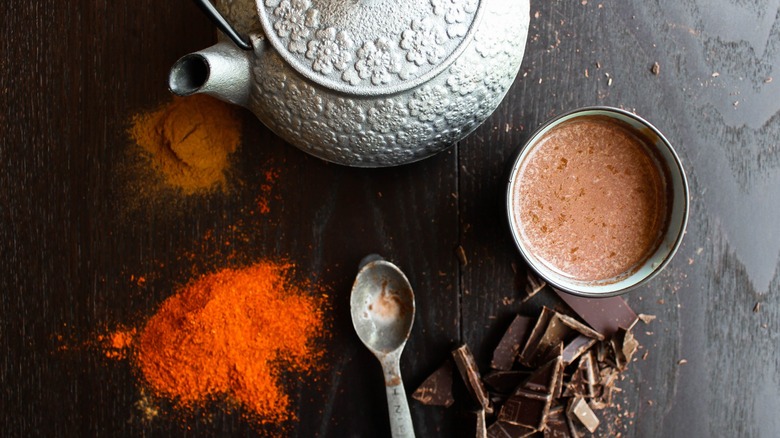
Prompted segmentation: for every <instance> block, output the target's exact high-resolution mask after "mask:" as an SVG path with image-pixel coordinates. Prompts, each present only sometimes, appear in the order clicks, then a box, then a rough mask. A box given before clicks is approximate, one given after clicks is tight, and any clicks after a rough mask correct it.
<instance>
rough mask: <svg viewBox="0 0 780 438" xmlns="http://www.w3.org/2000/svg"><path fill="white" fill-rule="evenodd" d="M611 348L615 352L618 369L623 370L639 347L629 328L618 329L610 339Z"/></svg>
mask: <svg viewBox="0 0 780 438" xmlns="http://www.w3.org/2000/svg"><path fill="white" fill-rule="evenodd" d="M611 345H612V350H613V352H614V353H615V364H617V367H618V369H620V370H624V369H625V368H626V366H628V363H629V362H631V358H632V357H634V353H636V350H637V349H638V348H639V342H637V340H636V339H634V335H632V334H631V330H625V329H622V328H621V329H618V331H617V333H615V336H614V337H613V338H612V341H611Z"/></svg>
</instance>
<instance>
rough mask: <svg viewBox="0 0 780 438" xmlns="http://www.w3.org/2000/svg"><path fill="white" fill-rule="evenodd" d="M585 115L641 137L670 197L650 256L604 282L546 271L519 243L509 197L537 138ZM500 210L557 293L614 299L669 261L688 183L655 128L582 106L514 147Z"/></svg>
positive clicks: (680, 230) (683, 218) (683, 221)
mask: <svg viewBox="0 0 780 438" xmlns="http://www.w3.org/2000/svg"><path fill="white" fill-rule="evenodd" d="M585 116H599V117H600V118H608V119H614V120H615V121H616V122H619V123H621V124H622V126H624V127H625V128H627V129H629V130H634V131H635V133H636V134H637V135H638V136H639V137H640V138H643V139H645V144H646V146H647V147H648V148H650V149H652V152H653V153H654V155H655V157H656V158H657V160H658V161H659V164H660V166H661V167H662V171H663V172H664V174H665V176H666V184H667V189H668V190H667V192H668V193H669V194H670V195H669V196H670V199H668V200H667V202H668V204H669V216H668V222H667V227H666V230H665V231H664V233H663V235H662V239H661V242H660V244H659V245H658V247H657V249H656V250H655V252H654V253H652V254H651V255H650V256H649V257H648V258H647V259H646V260H645V261H644V262H643V263H642V264H641V265H639V266H638V267H635V268H634V269H632V270H631V271H630V272H626V273H625V274H624V275H620V276H617V277H615V278H611V279H607V280H598V281H593V280H588V281H584V280H578V279H576V278H571V277H569V276H566V275H563V274H562V273H561V272H559V271H557V270H554V269H552V268H551V267H550V266H548V265H547V264H546V263H545V262H544V261H543V260H542V259H541V258H539V257H538V256H537V254H534V252H533V251H532V250H531V248H530V247H529V245H528V244H527V243H526V242H525V241H524V240H523V238H522V235H521V230H520V224H518V223H517V221H518V218H517V216H516V215H515V214H514V211H515V208H516V207H515V200H514V195H513V194H514V193H515V190H516V185H517V184H518V183H519V180H518V176H519V173H520V170H521V165H522V164H523V161H524V160H525V159H526V157H527V156H528V154H529V152H530V151H531V150H533V148H534V147H535V146H536V145H537V144H538V142H539V140H540V139H541V138H543V137H544V135H545V134H546V133H548V132H550V130H552V129H555V127H557V126H559V125H560V124H562V123H564V122H568V121H571V120H572V119H576V118H580V117H585ZM506 208H507V216H508V219H509V227H510V230H511V232H512V237H513V238H514V241H515V244H516V245H517V248H518V249H519V250H520V253H521V254H522V256H523V257H524V258H525V260H526V261H527V262H528V264H529V265H530V267H531V268H532V269H533V270H534V271H536V272H537V273H538V274H539V275H540V276H541V277H542V278H544V279H545V280H546V281H547V283H548V284H550V285H551V286H553V287H555V288H557V289H560V290H562V291H565V292H568V293H571V294H574V295H579V296H585V297H608V296H614V295H620V294H623V293H625V292H628V291H629V290H631V289H634V288H636V287H638V286H640V285H642V284H645V283H646V282H647V281H648V280H650V279H651V278H653V277H654V276H655V275H656V274H658V273H659V272H660V271H661V270H662V269H663V268H664V267H665V266H666V265H667V264H668V263H669V261H670V260H671V259H672V257H673V256H674V254H675V252H676V251H677V248H679V246H680V243H681V242H682V238H683V234H684V233H685V227H686V225H687V222H688V210H689V204H688V181H687V179H686V177H685V172H684V170H683V167H682V163H681V162H680V158H679V157H678V156H677V153H676V152H675V151H674V148H672V145H671V144H670V143H669V141H668V140H667V139H666V138H665V137H664V136H663V134H661V132H660V131H658V129H656V127H655V126H653V125H652V124H650V123H649V122H647V121H646V120H644V119H642V118H641V117H639V116H637V115H635V114H632V113H629V112H627V111H624V110H621V109H618V108H611V107H586V108H581V109H577V110H574V111H571V112H568V113H566V114H563V115H561V116H558V117H556V118H554V119H552V120H550V121H548V122H547V123H545V124H544V125H543V126H542V127H541V128H539V129H538V130H537V131H536V132H535V133H534V134H533V135H532V136H531V138H530V139H529V140H528V142H527V143H526V144H525V145H524V146H523V147H522V148H521V149H520V151H519V152H518V154H517V157H516V158H515V160H514V163H513V166H512V169H511V172H510V176H509V184H508V186H507V194H506ZM518 208H519V207H518Z"/></svg>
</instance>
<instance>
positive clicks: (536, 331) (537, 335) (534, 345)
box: [518, 307, 555, 368]
mask: <svg viewBox="0 0 780 438" xmlns="http://www.w3.org/2000/svg"><path fill="white" fill-rule="evenodd" d="M554 314H555V312H554V311H552V310H550V309H549V308H548V307H543V308H542V314H541V315H539V319H537V320H536V324H535V325H534V328H533V330H531V334H530V335H529V336H528V341H526V343H525V347H523V350H522V351H521V352H520V356H519V357H518V360H519V361H520V363H521V364H523V365H525V366H529V367H531V368H533V367H534V364H532V359H534V358H535V357H536V356H537V350H538V349H539V341H540V340H541V339H542V336H544V333H545V330H547V325H548V323H549V322H550V319H551V318H552V316H553V315H554Z"/></svg>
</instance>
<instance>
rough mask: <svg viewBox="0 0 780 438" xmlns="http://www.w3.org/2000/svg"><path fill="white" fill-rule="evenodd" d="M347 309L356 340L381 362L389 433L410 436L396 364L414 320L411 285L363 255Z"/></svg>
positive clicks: (396, 272)
mask: <svg viewBox="0 0 780 438" xmlns="http://www.w3.org/2000/svg"><path fill="white" fill-rule="evenodd" d="M350 309H351V312H352V324H353V325H354V326H355V331H356V332H357V334H358V336H359V337H360V340H361V341H363V344H365V346H366V347H368V349H369V350H371V352H372V353H374V355H375V356H376V357H377V359H379V362H380V363H381V364H382V371H383V372H384V376H385V387H386V389H387V406H388V409H389V411H390V428H391V431H392V434H393V437H394V438H400V437H404V438H406V437H414V427H413V426H412V417H411V415H410V414H409V403H408V401H407V400H406V391H405V390H404V384H403V381H402V380H401V368H400V366H399V363H400V359H401V352H402V351H403V349H404V345H406V340H407V339H409V334H410V333H411V331H412V323H413V322H414V292H412V286H411V285H410V284H409V280H407V279H406V275H404V273H403V272H401V270H400V269H398V267H397V266H395V265H394V264H392V263H390V262H388V261H386V260H384V259H382V258H381V257H379V256H377V255H370V256H367V257H365V258H364V259H363V260H362V261H361V262H360V270H359V271H358V274H357V277H356V278H355V284H354V285H353V286H352V295H351V297H350Z"/></svg>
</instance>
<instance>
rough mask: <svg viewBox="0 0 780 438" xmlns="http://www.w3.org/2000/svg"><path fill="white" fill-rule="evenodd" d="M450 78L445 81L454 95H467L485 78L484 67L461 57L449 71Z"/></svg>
mask: <svg viewBox="0 0 780 438" xmlns="http://www.w3.org/2000/svg"><path fill="white" fill-rule="evenodd" d="M450 73H451V76H450V77H449V78H448V79H447V85H449V87H450V89H452V91H454V92H456V93H460V94H468V93H471V92H472V91H474V90H475V89H476V88H477V87H478V86H479V85H480V83H481V82H482V78H483V77H484V76H485V67H484V66H483V64H481V63H478V62H477V63H473V62H470V60H469V59H467V58H466V57H461V59H459V60H458V61H457V62H456V63H455V65H453V66H452V69H451V70H450Z"/></svg>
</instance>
